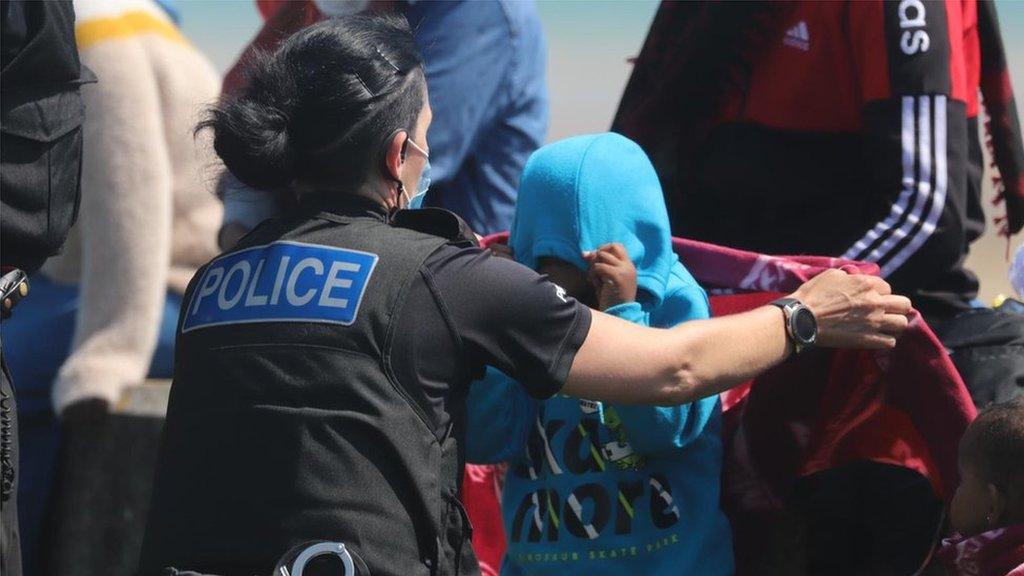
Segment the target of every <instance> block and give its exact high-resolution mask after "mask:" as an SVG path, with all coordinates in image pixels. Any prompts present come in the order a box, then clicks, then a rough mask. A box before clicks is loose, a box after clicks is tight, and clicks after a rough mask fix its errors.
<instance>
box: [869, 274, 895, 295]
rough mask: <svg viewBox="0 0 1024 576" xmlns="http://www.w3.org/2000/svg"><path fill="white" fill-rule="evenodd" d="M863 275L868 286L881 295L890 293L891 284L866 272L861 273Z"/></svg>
mask: <svg viewBox="0 0 1024 576" xmlns="http://www.w3.org/2000/svg"><path fill="white" fill-rule="evenodd" d="M863 277H864V279H866V280H867V282H868V286H870V287H871V289H872V290H874V291H875V292H878V293H879V294H881V295H882V296H888V295H889V294H892V286H889V283H888V282H886V281H885V280H882V279H881V278H879V277H878V276H871V275H867V274H865V275H863Z"/></svg>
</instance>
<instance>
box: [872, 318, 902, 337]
mask: <svg viewBox="0 0 1024 576" xmlns="http://www.w3.org/2000/svg"><path fill="white" fill-rule="evenodd" d="M909 325H910V320H909V319H908V318H907V317H906V316H904V315H903V314H886V315H885V316H883V317H882V320H881V321H880V322H879V328H878V330H879V332H884V333H885V334H891V335H894V336H895V335H898V334H901V333H902V332H903V331H904V330H906V329H907V326H909Z"/></svg>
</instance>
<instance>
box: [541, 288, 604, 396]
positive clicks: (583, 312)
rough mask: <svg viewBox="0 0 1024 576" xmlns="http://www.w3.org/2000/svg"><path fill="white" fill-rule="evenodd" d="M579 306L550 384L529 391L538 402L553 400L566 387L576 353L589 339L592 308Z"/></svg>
mask: <svg viewBox="0 0 1024 576" xmlns="http://www.w3.org/2000/svg"><path fill="white" fill-rule="evenodd" d="M577 306H578V308H577V312H576V320H575V322H573V327H572V329H571V330H570V331H569V333H568V334H566V336H565V339H564V340H562V346H561V349H560V350H559V353H558V357H557V358H555V361H554V362H553V363H552V364H551V368H550V370H549V371H548V373H549V374H550V375H551V378H550V380H549V382H550V384H549V385H548V386H545V387H543V388H541V387H531V388H530V389H529V390H528V391H529V393H530V396H533V397H534V398H536V399H538V400H547V399H548V398H551V397H552V396H554V395H555V394H558V392H559V391H560V390H561V389H562V386H565V381H566V380H567V379H568V378H569V371H570V370H571V369H572V363H573V360H575V359H576V353H577V352H579V350H580V347H581V346H583V342H584V341H586V339H587V334H589V333H590V322H591V319H592V317H591V312H590V308H587V307H586V306H584V305H583V304H577Z"/></svg>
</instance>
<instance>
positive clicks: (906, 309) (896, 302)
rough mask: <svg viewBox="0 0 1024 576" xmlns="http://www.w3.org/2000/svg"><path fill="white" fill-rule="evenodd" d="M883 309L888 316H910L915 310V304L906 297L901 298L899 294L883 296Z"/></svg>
mask: <svg viewBox="0 0 1024 576" xmlns="http://www.w3.org/2000/svg"><path fill="white" fill-rule="evenodd" d="M881 305H882V309H883V310H885V312H886V313H887V314H903V315H907V314H910V311H911V310H912V309H913V304H912V303H911V302H910V298H907V297H906V296H900V295H898V294H889V295H888V296H882V298H881Z"/></svg>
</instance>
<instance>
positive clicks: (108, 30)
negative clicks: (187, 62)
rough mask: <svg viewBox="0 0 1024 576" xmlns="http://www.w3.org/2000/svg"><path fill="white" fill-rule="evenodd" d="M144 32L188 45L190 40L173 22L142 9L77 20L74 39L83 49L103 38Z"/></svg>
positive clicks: (114, 37) (129, 35)
mask: <svg viewBox="0 0 1024 576" xmlns="http://www.w3.org/2000/svg"><path fill="white" fill-rule="evenodd" d="M144 34H156V35H158V36H163V37H164V38H166V39H168V40H171V41H172V42H178V43H180V44H185V45H190V42H189V41H188V40H187V39H186V38H185V37H184V36H183V35H182V34H181V32H179V31H178V29H177V28H176V27H175V26H174V24H171V23H170V22H167V21H166V20H161V19H160V18H159V17H157V16H154V15H152V14H150V13H148V12H143V11H134V12H125V13H124V14H121V15H120V16H115V17H112V18H97V19H95V20H87V21H85V22H79V23H78V25H77V26H75V39H76V40H77V42H78V49H79V50H84V49H86V48H88V47H90V46H92V45H94V44H97V43H99V42H103V41H105V40H115V39H119V38H130V37H132V36H142V35H144Z"/></svg>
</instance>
